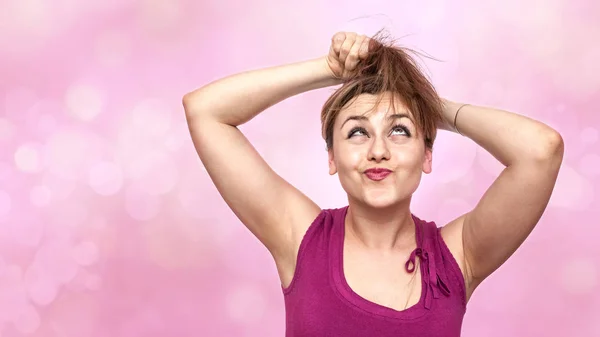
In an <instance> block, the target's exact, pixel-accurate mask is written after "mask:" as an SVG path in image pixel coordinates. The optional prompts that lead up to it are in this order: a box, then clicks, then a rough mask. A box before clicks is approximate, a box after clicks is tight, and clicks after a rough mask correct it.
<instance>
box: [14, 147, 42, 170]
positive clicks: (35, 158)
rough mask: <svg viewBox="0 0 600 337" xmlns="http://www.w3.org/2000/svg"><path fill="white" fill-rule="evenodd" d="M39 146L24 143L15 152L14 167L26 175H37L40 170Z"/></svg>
mask: <svg viewBox="0 0 600 337" xmlns="http://www.w3.org/2000/svg"><path fill="white" fill-rule="evenodd" d="M41 149H42V145H41V144H37V143H26V144H23V145H21V146H19V147H18V148H17V150H16V151H15V156H14V158H15V165H16V166H17V168H18V169H19V170H20V171H23V172H27V173H37V172H40V171H41V170H42V162H41V158H40V157H41V155H40V151H41Z"/></svg>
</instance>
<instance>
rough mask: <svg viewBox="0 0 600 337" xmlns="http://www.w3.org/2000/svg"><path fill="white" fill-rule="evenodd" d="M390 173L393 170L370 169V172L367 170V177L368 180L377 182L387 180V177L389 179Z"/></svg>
mask: <svg viewBox="0 0 600 337" xmlns="http://www.w3.org/2000/svg"><path fill="white" fill-rule="evenodd" d="M390 173H392V171H391V170H388V169H386V168H379V167H376V168H370V169H368V170H365V175H366V176H367V178H369V179H371V180H375V181H379V180H383V179H385V177H387V176H388V175H389V174H390Z"/></svg>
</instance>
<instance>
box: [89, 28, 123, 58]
mask: <svg viewBox="0 0 600 337" xmlns="http://www.w3.org/2000/svg"><path fill="white" fill-rule="evenodd" d="M131 48H132V47H131V41H130V37H129V36H128V34H127V32H126V31H116V30H109V31H106V32H104V33H102V34H101V35H100V36H99V37H98V38H97V40H96V45H95V49H94V55H95V57H96V60H97V61H98V63H99V64H101V65H103V66H107V67H114V66H118V65H122V64H124V63H125V62H126V61H127V59H128V58H129V57H130V55H131Z"/></svg>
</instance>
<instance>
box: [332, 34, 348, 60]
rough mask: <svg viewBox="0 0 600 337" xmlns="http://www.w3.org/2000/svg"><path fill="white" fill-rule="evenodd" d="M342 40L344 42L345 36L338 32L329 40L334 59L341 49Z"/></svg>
mask: <svg viewBox="0 0 600 337" xmlns="http://www.w3.org/2000/svg"><path fill="white" fill-rule="evenodd" d="M344 40H346V34H345V33H344V32H338V33H336V34H335V35H334V36H333V37H332V38H331V49H333V52H334V53H335V56H336V58H337V57H339V56H340V49H341V48H342V43H344Z"/></svg>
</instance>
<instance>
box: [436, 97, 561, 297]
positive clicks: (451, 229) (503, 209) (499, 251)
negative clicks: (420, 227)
mask: <svg viewBox="0 0 600 337" xmlns="http://www.w3.org/2000/svg"><path fill="white" fill-rule="evenodd" d="M461 105H462V104H458V103H454V102H449V101H446V104H445V112H444V113H445V117H446V120H447V121H448V123H452V122H453V120H454V117H455V114H456V111H457V110H458V108H459V107H460V106H461ZM457 128H458V130H460V132H461V133H462V134H463V135H465V136H466V137H469V138H471V139H472V140H473V141H475V142H476V143H477V144H479V145H480V146H481V147H483V148H484V149H485V150H487V151H488V152H489V153H490V154H492V155H493V156H494V157H495V158H496V159H498V161H500V162H501V163H502V164H504V165H505V166H506V168H505V169H504V170H503V171H502V173H501V174H500V176H499V177H498V178H497V179H496V180H495V181H494V183H493V184H492V185H491V186H490V187H489V189H488V190H487V191H486V192H485V194H484V195H483V197H482V198H481V200H480V201H479V203H478V204H477V206H476V207H475V208H474V209H473V210H472V211H470V212H468V213H467V214H465V215H463V216H461V217H459V218H458V219H457V220H455V221H453V222H451V223H450V224H448V226H447V228H443V229H442V232H444V231H445V233H444V234H445V235H446V236H448V237H449V238H450V239H449V241H454V242H455V243H456V242H457V240H456V239H460V244H457V245H456V246H461V247H460V248H462V249H457V247H455V250H456V251H458V252H457V253H458V255H459V256H461V255H462V258H463V259H464V260H463V262H464V263H463V267H464V271H465V275H466V276H467V280H466V281H467V284H468V288H470V289H468V290H470V292H472V291H473V290H474V289H475V287H476V286H477V285H478V284H480V283H481V281H483V279H485V278H486V277H487V276H488V275H490V274H491V273H492V272H493V271H494V270H496V269H497V268H498V267H500V266H501V265H502V264H503V263H504V262H505V261H506V260H507V259H508V258H509V257H510V256H511V255H512V254H513V253H514V252H515V251H516V250H517V248H518V247H519V246H520V245H521V244H522V243H523V241H524V240H525V239H526V238H527V236H528V235H529V234H530V233H531V231H532V230H533V228H534V227H535V225H536V224H537V222H538V221H539V219H540V217H541V216H542V214H543V212H544V210H545V208H546V206H547V205H548V201H549V199H550V196H551V194H552V190H553V188H554V185H555V183H556V179H557V176H558V172H559V169H560V165H561V162H562V157H563V149H564V146H563V141H562V138H561V136H560V134H559V133H558V132H557V131H555V130H554V129H552V128H550V127H549V126H547V125H545V124H543V123H541V122H539V121H536V120H534V119H531V118H528V117H526V116H522V115H519V114H515V113H512V112H508V111H503V110H499V109H493V108H487V107H477V106H472V105H467V106H465V107H463V108H462V109H461V110H460V112H459V115H458V118H457Z"/></svg>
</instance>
